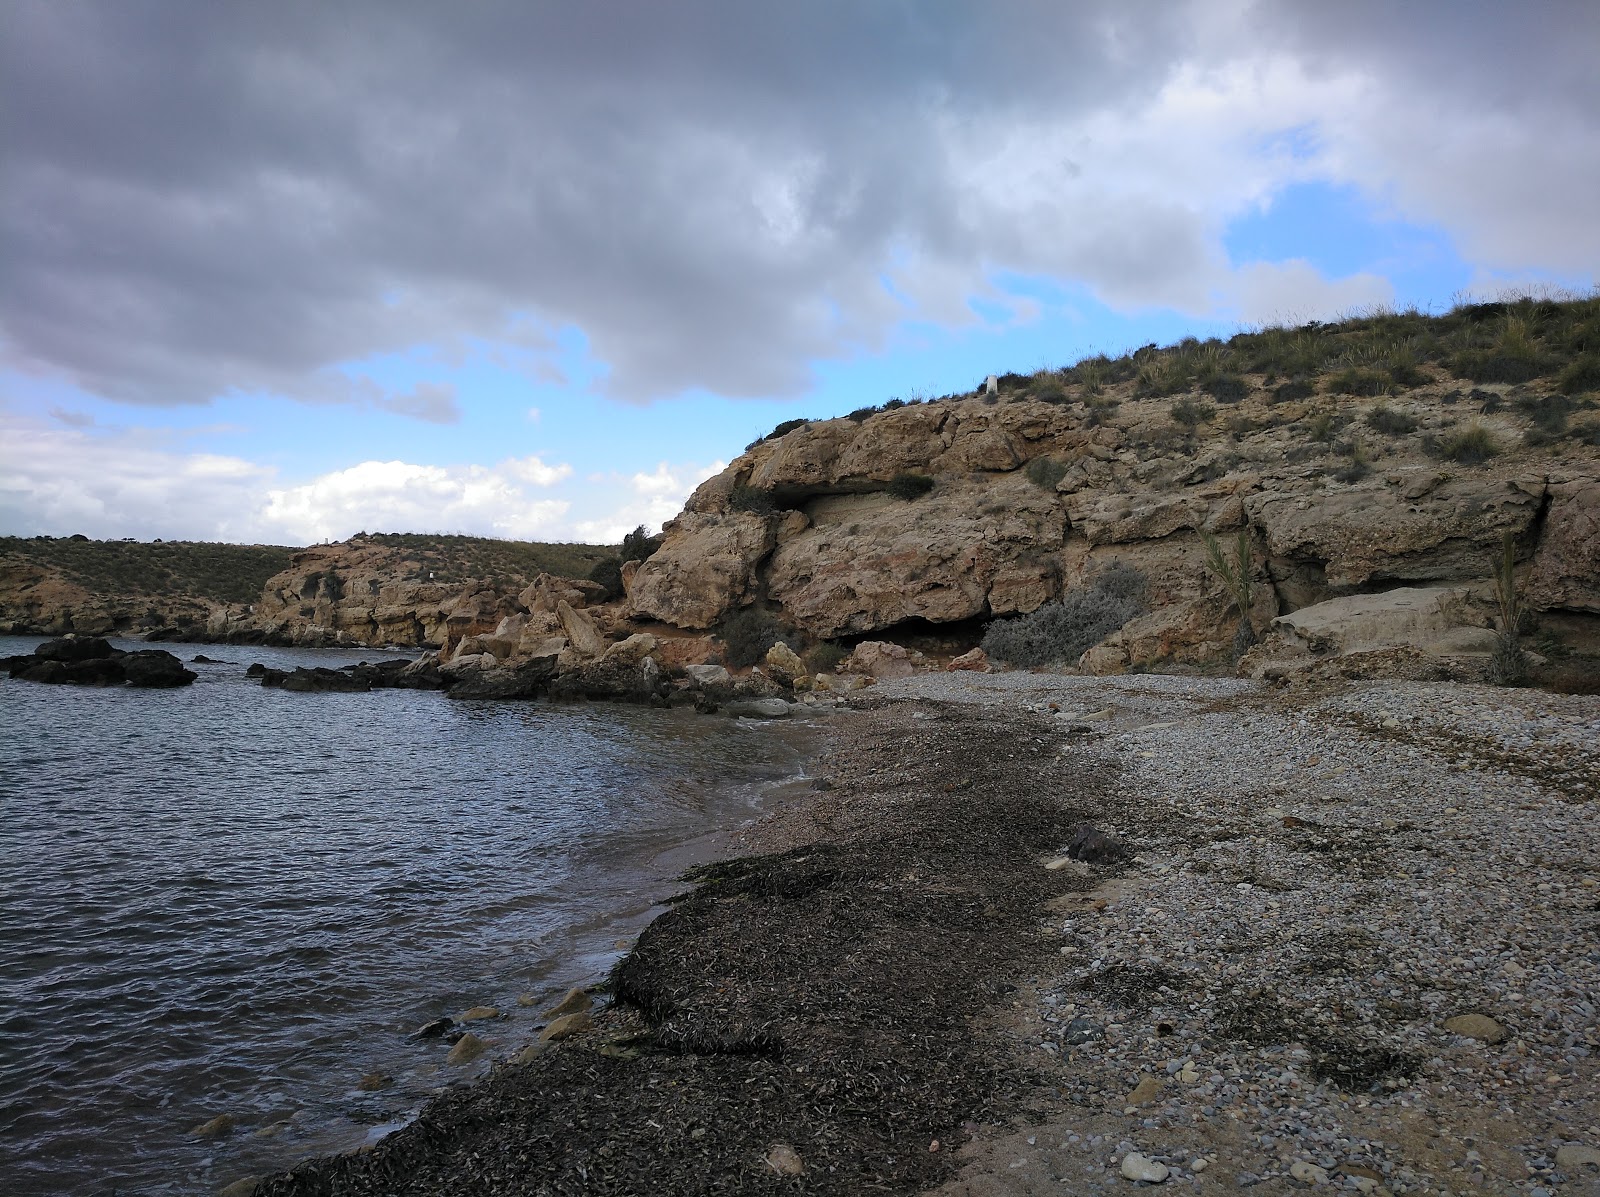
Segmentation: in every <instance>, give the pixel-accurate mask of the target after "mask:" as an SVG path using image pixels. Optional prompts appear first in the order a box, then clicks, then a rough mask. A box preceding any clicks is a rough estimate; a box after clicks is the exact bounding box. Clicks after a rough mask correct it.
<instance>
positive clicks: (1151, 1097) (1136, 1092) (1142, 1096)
mask: <svg viewBox="0 0 1600 1197" xmlns="http://www.w3.org/2000/svg"><path fill="white" fill-rule="evenodd" d="M1160 1096H1161V1082H1160V1081H1158V1080H1156V1078H1155V1077H1153V1076H1148V1075H1146V1076H1144V1077H1141V1078H1140V1079H1139V1083H1138V1084H1137V1085H1135V1086H1134V1087H1133V1092H1132V1093H1130V1094H1128V1104H1129V1105H1130V1106H1147V1105H1149V1104H1150V1103H1151V1102H1153V1101H1155V1100H1156V1098H1158V1097H1160Z"/></svg>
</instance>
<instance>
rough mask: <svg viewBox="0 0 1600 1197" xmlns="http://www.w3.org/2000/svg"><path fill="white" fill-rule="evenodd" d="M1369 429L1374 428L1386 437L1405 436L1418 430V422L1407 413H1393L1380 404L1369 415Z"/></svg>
mask: <svg viewBox="0 0 1600 1197" xmlns="http://www.w3.org/2000/svg"><path fill="white" fill-rule="evenodd" d="M1367 427H1369V428H1374V429H1376V430H1377V431H1379V432H1381V433H1383V434H1384V435H1385V436H1404V435H1405V434H1406V433H1408V432H1415V431H1416V430H1417V421H1416V419H1415V418H1414V417H1412V416H1409V415H1407V414H1406V413H1405V412H1401V411H1393V410H1392V409H1390V408H1387V407H1384V406H1383V405H1382V404H1379V405H1378V406H1377V407H1375V408H1373V409H1372V410H1371V411H1369V412H1368V413H1367Z"/></svg>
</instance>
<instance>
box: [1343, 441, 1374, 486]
mask: <svg viewBox="0 0 1600 1197" xmlns="http://www.w3.org/2000/svg"><path fill="white" fill-rule="evenodd" d="M1340 448H1341V449H1343V450H1344V453H1345V456H1346V457H1348V458H1349V459H1350V460H1349V462H1348V464H1346V465H1344V466H1341V467H1340V468H1339V469H1337V470H1335V471H1334V472H1333V476H1334V477H1335V478H1337V479H1338V480H1339V481H1340V482H1360V481H1361V479H1363V478H1365V477H1366V476H1367V475H1368V474H1370V473H1372V458H1370V457H1368V456H1367V451H1366V450H1365V449H1363V448H1362V447H1361V442H1360V441H1355V440H1352V441H1349V442H1348V443H1346V444H1344V445H1341V446H1340Z"/></svg>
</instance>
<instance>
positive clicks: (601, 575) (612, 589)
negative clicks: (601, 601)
mask: <svg viewBox="0 0 1600 1197" xmlns="http://www.w3.org/2000/svg"><path fill="white" fill-rule="evenodd" d="M589 581H591V582H597V583H599V584H600V585H601V586H604V587H605V588H606V600H607V601H608V602H609V601H610V600H611V599H614V598H617V597H619V596H620V595H621V594H622V562H620V561H618V560H617V559H616V558H615V557H602V558H601V559H600V560H599V561H596V562H595V563H594V568H592V569H591V570H590V571H589Z"/></svg>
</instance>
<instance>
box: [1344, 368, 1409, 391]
mask: <svg viewBox="0 0 1600 1197" xmlns="http://www.w3.org/2000/svg"><path fill="white" fill-rule="evenodd" d="M1392 389H1393V384H1392V383H1391V382H1390V379H1389V376H1388V374H1386V373H1384V372H1383V371H1381V370H1370V369H1367V368H1365V367H1362V366H1352V367H1350V368H1349V369H1347V370H1341V371H1340V372H1339V373H1337V374H1335V375H1334V376H1333V377H1332V378H1330V379H1328V390H1329V391H1331V392H1333V393H1334V394H1336V395H1387V394H1388V393H1389V392H1390V390H1392Z"/></svg>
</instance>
